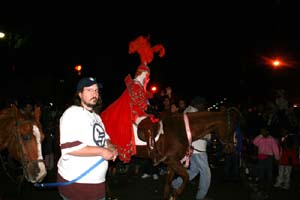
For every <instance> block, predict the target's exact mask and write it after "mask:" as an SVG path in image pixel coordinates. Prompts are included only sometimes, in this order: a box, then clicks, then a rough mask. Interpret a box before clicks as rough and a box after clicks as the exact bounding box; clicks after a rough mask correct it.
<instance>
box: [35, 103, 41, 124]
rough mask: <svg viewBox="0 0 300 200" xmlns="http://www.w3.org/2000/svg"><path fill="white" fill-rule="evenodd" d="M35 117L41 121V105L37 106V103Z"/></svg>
mask: <svg viewBox="0 0 300 200" xmlns="http://www.w3.org/2000/svg"><path fill="white" fill-rule="evenodd" d="M34 117H35V119H36V121H38V122H39V121H40V118H41V107H40V106H37V105H35V106H34Z"/></svg>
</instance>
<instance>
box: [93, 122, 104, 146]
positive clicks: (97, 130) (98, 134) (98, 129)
mask: <svg viewBox="0 0 300 200" xmlns="http://www.w3.org/2000/svg"><path fill="white" fill-rule="evenodd" d="M93 139H94V142H95V143H96V145H97V146H99V147H104V145H105V131H104V129H103V127H102V126H101V125H100V124H98V123H95V124H94V128H93Z"/></svg>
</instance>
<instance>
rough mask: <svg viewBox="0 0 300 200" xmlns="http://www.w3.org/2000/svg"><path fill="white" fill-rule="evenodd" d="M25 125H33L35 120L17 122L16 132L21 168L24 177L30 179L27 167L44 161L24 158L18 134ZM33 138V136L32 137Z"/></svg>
mask: <svg viewBox="0 0 300 200" xmlns="http://www.w3.org/2000/svg"><path fill="white" fill-rule="evenodd" d="M25 123H31V124H32V125H33V120H23V121H17V120H16V125H15V127H16V131H15V137H16V142H17V145H18V154H19V157H20V163H21V166H22V169H23V175H24V176H25V177H28V174H27V170H26V169H27V166H28V164H29V163H39V162H44V160H43V159H37V160H25V158H24V151H23V148H22V141H21V139H20V136H19V134H18V128H19V127H20V126H21V125H23V124H25ZM31 137H32V136H31Z"/></svg>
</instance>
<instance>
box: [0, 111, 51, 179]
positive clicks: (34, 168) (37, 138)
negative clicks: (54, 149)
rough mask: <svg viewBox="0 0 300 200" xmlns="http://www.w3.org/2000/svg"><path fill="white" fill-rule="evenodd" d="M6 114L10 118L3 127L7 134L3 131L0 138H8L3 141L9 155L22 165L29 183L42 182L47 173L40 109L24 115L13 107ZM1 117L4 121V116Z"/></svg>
mask: <svg viewBox="0 0 300 200" xmlns="http://www.w3.org/2000/svg"><path fill="white" fill-rule="evenodd" d="M5 113H6V114H7V115H9V116H8V117H7V118H6V120H5V121H4V122H3V123H2V124H1V127H2V128H4V129H3V131H5V132H6V133H3V131H1V132H0V136H1V137H4V136H6V137H7V139H6V140H3V141H4V143H5V145H6V148H7V149H8V153H9V154H10V155H11V157H12V158H14V159H15V160H16V161H18V162H19V163H20V164H21V165H22V168H23V174H24V176H25V178H26V180H27V181H29V182H32V183H36V182H40V181H42V180H43V178H44V177H45V176H46V174H47V171H46V167H45V163H44V161H43V156H42V148H41V146H42V144H41V143H42V141H43V139H44V133H43V131H42V126H41V123H40V116H41V110H40V107H35V108H34V111H33V112H31V113H28V112H27V113H22V112H21V111H20V110H19V109H18V108H17V107H16V106H12V107H11V108H8V109H7V110H6V111H3V112H1V114H3V115H4V114H5ZM1 117H2V118H1V119H2V120H3V119H4V118H3V117H4V116H2V115H1ZM0 141H1V140H0ZM0 146H1V145H0Z"/></svg>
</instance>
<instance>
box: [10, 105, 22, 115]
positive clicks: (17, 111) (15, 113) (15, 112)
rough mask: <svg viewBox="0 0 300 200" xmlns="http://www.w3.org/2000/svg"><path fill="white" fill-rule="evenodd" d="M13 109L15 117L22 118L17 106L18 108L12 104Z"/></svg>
mask: <svg viewBox="0 0 300 200" xmlns="http://www.w3.org/2000/svg"><path fill="white" fill-rule="evenodd" d="M11 108H12V110H13V113H14V115H15V117H16V118H19V116H20V111H19V109H18V108H17V106H16V105H15V104H12V105H11Z"/></svg>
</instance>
